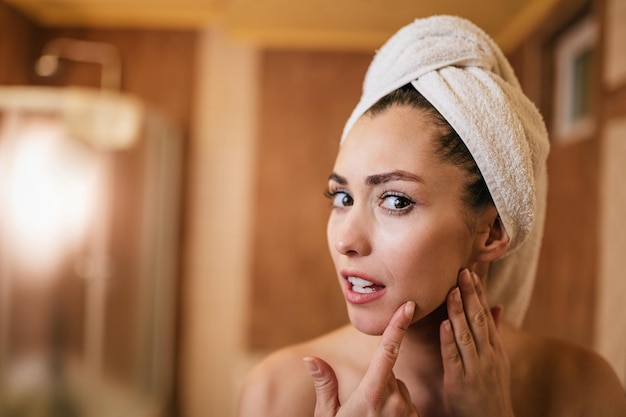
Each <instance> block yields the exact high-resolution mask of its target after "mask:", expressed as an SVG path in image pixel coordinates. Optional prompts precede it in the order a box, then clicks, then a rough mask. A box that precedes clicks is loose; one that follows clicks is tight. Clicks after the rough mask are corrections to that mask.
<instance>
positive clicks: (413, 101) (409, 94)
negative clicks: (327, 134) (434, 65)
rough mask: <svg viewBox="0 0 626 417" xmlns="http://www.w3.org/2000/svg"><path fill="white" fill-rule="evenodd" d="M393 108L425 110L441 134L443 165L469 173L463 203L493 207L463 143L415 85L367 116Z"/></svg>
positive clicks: (439, 149)
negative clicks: (397, 106) (446, 163)
mask: <svg viewBox="0 0 626 417" xmlns="http://www.w3.org/2000/svg"><path fill="white" fill-rule="evenodd" d="M394 105H404V106H411V107H413V108H416V109H420V110H423V111H424V112H425V113H426V114H427V115H428V116H430V117H431V118H432V120H433V122H434V123H435V124H436V125H437V127H439V131H440V132H442V134H441V136H440V137H439V138H437V140H436V141H435V146H436V148H435V152H436V153H437V155H439V156H440V157H441V159H442V160H443V161H444V162H450V163H452V164H454V165H456V166H458V167H460V168H461V169H464V170H465V171H466V172H467V174H468V178H469V182H468V183H467V185H466V187H465V195H464V196H463V201H464V202H465V203H466V204H468V205H469V207H470V208H472V209H474V210H480V209H483V208H485V207H487V206H488V205H490V204H493V199H492V198H491V194H490V193H489V189H488V188H487V184H486V183H485V180H484V179H483V176H482V174H481V173H480V170H479V169H478V166H477V165H476V162H475V161H474V158H473V157H472V154H471V153H470V151H469V150H468V149H467V146H465V143H463V140H462V139H461V138H460V136H459V135H458V134H457V133H456V131H455V130H454V129H453V128H452V126H450V124H449V123H448V121H447V120H446V119H445V118H444V117H443V116H442V115H441V114H440V113H439V112H438V111H437V109H435V107H433V105H432V104H430V102H429V101H428V100H426V98H424V96H422V95H421V94H420V93H419V91H417V90H416V89H415V88H414V87H413V86H412V85H410V84H407V85H405V86H403V87H400V88H399V89H397V90H395V91H393V92H391V93H389V94H387V95H386V96H384V97H382V98H381V99H380V100H378V101H377V102H376V103H375V104H374V105H373V106H372V107H370V108H369V110H368V111H367V112H366V113H365V114H369V115H371V116H374V115H377V114H380V113H382V112H383V111H384V110H386V109H388V108H389V107H391V106H394Z"/></svg>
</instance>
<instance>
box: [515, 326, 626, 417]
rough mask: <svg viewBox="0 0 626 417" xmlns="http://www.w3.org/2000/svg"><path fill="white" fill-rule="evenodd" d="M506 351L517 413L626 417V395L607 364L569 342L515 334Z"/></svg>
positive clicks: (520, 414)
mask: <svg viewBox="0 0 626 417" xmlns="http://www.w3.org/2000/svg"><path fill="white" fill-rule="evenodd" d="M512 332H514V333H509V335H511V336H512V339H513V341H514V342H515V347H510V346H511V345H510V343H511V340H509V341H508V342H507V343H508V344H509V347H508V348H507V349H508V350H509V352H510V358H511V378H512V389H513V392H512V394H513V398H514V402H515V403H517V404H518V406H517V407H516V408H519V409H520V410H524V411H523V412H520V413H518V414H516V415H519V416H520V417H521V416H522V415H545V416H581V417H582V416H606V417H612V416H615V417H619V416H626V394H625V392H624V388H623V387H622V385H621V382H620V380H619V378H618V377H617V375H616V373H615V372H614V370H613V369H612V368H611V366H610V365H609V364H608V362H607V361H606V360H605V359H604V358H602V357H601V356H600V355H598V354H597V353H596V352H594V351H592V350H589V349H586V348H584V347H580V346H576V345H573V344H570V343H566V342H562V341H557V340H552V339H547V338H542V337H538V336H533V335H530V334H528V333H524V332H520V331H516V330H513V331H512Z"/></svg>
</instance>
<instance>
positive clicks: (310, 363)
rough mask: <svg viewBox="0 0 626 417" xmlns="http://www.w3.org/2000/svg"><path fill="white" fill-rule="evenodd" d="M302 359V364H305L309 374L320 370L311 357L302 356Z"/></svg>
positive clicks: (315, 373)
mask: <svg viewBox="0 0 626 417" xmlns="http://www.w3.org/2000/svg"><path fill="white" fill-rule="evenodd" d="M302 361H303V362H304V366H306V368H307V369H308V370H309V373H310V374H311V375H313V376H315V375H317V374H318V373H319V372H320V368H319V366H317V364H316V363H315V361H314V360H313V358H312V357H310V356H307V357H304V358H302Z"/></svg>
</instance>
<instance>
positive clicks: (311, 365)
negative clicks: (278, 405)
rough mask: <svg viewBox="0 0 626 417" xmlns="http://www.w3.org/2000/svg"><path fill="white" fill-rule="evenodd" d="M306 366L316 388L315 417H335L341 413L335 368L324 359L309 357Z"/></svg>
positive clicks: (305, 360)
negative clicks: (338, 412)
mask: <svg viewBox="0 0 626 417" xmlns="http://www.w3.org/2000/svg"><path fill="white" fill-rule="evenodd" d="M303 361H304V364H305V366H306V367H307V369H308V370H309V373H310V374H311V377H313V385H314V386H315V396H316V398H317V399H316V401H315V417H334V416H335V415H336V414H337V411H339V406H340V404H339V384H338V382H337V376H336V375H335V371H333V368H332V367H331V366H330V365H329V364H327V363H326V362H324V361H323V360H322V359H320V358H317V357H314V356H307V357H305V358H303Z"/></svg>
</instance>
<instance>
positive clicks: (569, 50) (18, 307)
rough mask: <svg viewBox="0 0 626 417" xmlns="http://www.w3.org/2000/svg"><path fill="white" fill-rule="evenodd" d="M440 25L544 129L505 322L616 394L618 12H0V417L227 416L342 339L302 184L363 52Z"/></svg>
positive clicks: (611, 8) (454, 6)
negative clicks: (522, 299)
mask: <svg viewBox="0 0 626 417" xmlns="http://www.w3.org/2000/svg"><path fill="white" fill-rule="evenodd" d="M440 13H447V14H457V15H461V16H464V17H466V18H469V19H471V20H473V21H474V22H475V23H477V24H478V25H479V26H481V27H483V28H484V29H485V30H486V31H487V32H488V33H489V34H491V35H492V36H493V37H494V39H495V40H496V41H497V42H498V43H499V44H500V45H501V47H502V48H503V50H504V51H505V53H506V54H507V56H508V57H509V59H510V60H511V62H512V64H513V66H514V67H515V70H516V72H517V74H518V77H519V78H520V81H521V83H522V85H523V88H524V90H525V91H526V93H527V94H528V96H529V97H530V98H531V99H532V100H533V101H534V102H535V103H536V104H537V106H538V107H539V108H540V109H541V111H542V113H543V114H544V116H545V118H546V122H547V124H548V126H549V129H550V134H551V140H552V152H551V155H550V158H549V176H550V187H549V201H548V215H547V224H546V233H545V238H544V246H543V252H542V256H541V261H540V265H539V271H538V278H537V284H536V287H535V292H534V295H533V299H532V302H531V307H530V311H529V314H528V316H527V318H526V320H525V322H524V327H525V328H526V329H528V330H530V331H533V332H536V333H539V334H543V335H547V336H550V337H554V338H558V339H562V340H567V341H570V342H573V343H577V344H580V345H583V346H586V347H589V348H591V349H594V350H596V351H598V352H599V353H601V354H602V355H603V356H604V357H605V358H607V359H608V360H609V362H610V363H611V364H612V365H613V367H614V368H615V370H616V372H617V373H618V374H619V376H620V378H621V379H622V382H623V383H624V382H626V304H624V303H623V297H624V294H626V280H625V279H624V273H623V267H622V265H621V261H622V259H623V257H624V254H625V253H626V222H625V221H624V218H623V213H626V187H624V184H623V179H624V178H626V55H625V54H624V49H623V48H624V42H626V2H624V1H623V0H498V1H493V0H475V1H472V2H466V1H461V0H439V1H437V2H428V4H426V2H418V1H409V0H402V1H396V2H385V1H381V0H367V1H364V0H318V1H298V2H295V1H287V0H256V1H250V0H176V1H174V0H151V1H148V0H132V1H131V0H123V1H122V0H119V1H112V0H0V416H1V417H5V416H15V417H18V416H19V417H21V416H24V417H28V416H33V417H34V416H68V417H69V416H86V417H91V416H107V417H108V416H133V417H134V416H141V417H144V416H146V417H147V416H159V417H170V416H171V417H174V416H181V417H205V416H220V417H222V416H234V415H235V408H236V402H237V396H238V392H239V389H240V387H241V383H242V380H243V378H244V376H245V374H246V372H247V371H248V369H249V368H250V366H252V365H253V364H255V363H256V362H257V361H258V360H259V359H260V358H261V357H263V355H265V354H266V353H267V352H269V351H271V350H274V349H276V348H279V347H281V346H284V345H286V344H290V343H294V342H298V341H302V340H305V339H308V338H310V337H313V336H316V335H318V334H320V333H323V332H325V331H328V330H330V329H332V328H334V327H337V326H339V325H341V324H344V323H346V322H347V317H346V314H345V309H344V305H343V300H342V297H341V294H340V291H338V289H337V288H336V283H335V278H334V276H335V274H334V271H333V267H332V264H331V261H330V257H329V256H328V253H327V248H326V238H325V222H326V216H327V214H328V207H327V203H326V201H325V199H324V198H323V190H324V188H325V186H326V178H327V176H328V173H329V172H330V170H331V168H332V164H333V161H334V156H335V152H336V150H337V146H338V139H339V136H340V134H341V130H342V128H343V123H344V122H345V120H346V119H347V117H348V115H349V113H350V111H351V110H352V107H353V106H354V105H355V104H356V102H357V100H358V97H359V94H360V84H361V82H362V79H363V75H364V73H365V69H366V67H367V65H368V64H369V62H370V60H371V58H372V56H373V53H374V51H375V50H376V48H377V47H379V46H380V45H381V44H382V43H383V42H384V41H385V40H386V39H387V38H388V37H389V36H390V35H391V34H393V33H394V32H395V31H396V30H397V29H399V28H400V27H401V26H403V25H405V24H407V23H409V22H410V21H411V20H412V19H413V18H416V17H424V16H428V15H432V14H440Z"/></svg>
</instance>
